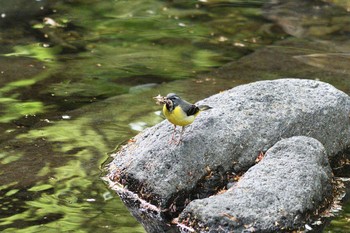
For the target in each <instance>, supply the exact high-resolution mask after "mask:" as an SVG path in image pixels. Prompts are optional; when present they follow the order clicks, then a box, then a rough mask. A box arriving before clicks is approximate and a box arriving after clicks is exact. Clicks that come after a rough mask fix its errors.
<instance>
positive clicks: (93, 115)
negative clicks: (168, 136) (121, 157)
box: [0, 0, 350, 233]
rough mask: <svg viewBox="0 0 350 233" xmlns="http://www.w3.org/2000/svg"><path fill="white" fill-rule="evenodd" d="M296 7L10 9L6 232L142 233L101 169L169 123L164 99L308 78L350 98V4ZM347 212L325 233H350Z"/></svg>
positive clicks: (2, 199)
mask: <svg viewBox="0 0 350 233" xmlns="http://www.w3.org/2000/svg"><path fill="white" fill-rule="evenodd" d="M5 2H6V1H0V5H2V6H3V7H4V8H2V11H4V12H5V10H4V9H6V8H5V6H6V5H4V4H5ZM19 2H21V1H19ZM28 2H29V1H27V2H26V3H28ZM291 2H292V3H288V4H281V5H279V6H278V7H276V6H267V5H265V1H258V0H255V1H234V0H231V1H220V0H217V1H156V0H133V1H113V0H105V1H97V0H88V1H86V0H85V1H79V0H72V1H51V2H50V3H49V1H41V2H40V1H31V3H32V4H33V5H31V6H32V9H29V10H28V9H27V10H28V11H30V12H32V13H31V14H24V13H23V14H20V15H21V17H20V18H16V17H15V16H13V15H11V11H10V10H11V9H10V10H9V11H8V12H6V14H5V17H3V16H4V15H3V14H4V13H2V12H1V10H0V14H1V15H2V19H3V20H6V22H5V21H1V22H2V23H0V25H1V31H0V40H1V43H0V53H1V54H2V56H1V57H0V130H1V134H0V231H2V232H118V233H119V232H144V230H143V228H142V226H140V225H139V224H138V223H137V222H136V221H135V220H134V219H133V217H131V216H130V214H129V213H128V211H127V210H126V209H125V207H124V206H123V204H122V203H121V201H120V200H119V198H118V197H117V196H116V195H115V194H114V193H113V192H111V191H110V190H109V189H108V187H107V186H106V185H105V184H104V183H103V181H102V180H101V177H102V176H103V169H102V167H103V165H102V164H103V163H104V161H105V160H106V159H107V158H108V154H110V153H111V152H112V151H114V150H115V149H116V148H117V146H118V145H120V144H122V143H124V142H125V141H127V140H128V139H129V138H130V137H132V136H133V135H135V134H137V132H138V131H139V130H142V129H144V128H145V127H149V126H152V125H154V124H156V123H158V122H160V121H161V120H162V118H161V117H159V116H158V115H156V114H155V113H156V112H157V111H159V106H156V105H155V104H154V101H153V100H152V96H155V95H157V94H158V93H160V94H166V93H168V92H176V93H179V94H181V95H182V96H183V97H185V98H186V99H188V100H190V101H193V102H195V101H197V100H200V99H202V98H204V97H206V96H209V95H211V94H214V93H217V92H219V91H222V90H225V89H228V88H231V87H234V86H236V85H239V84H243V83H248V82H251V81H256V80H263V79H274V78H281V77H299V78H311V79H320V80H322V81H326V82H329V83H331V84H333V85H335V86H336V87H337V88H339V89H341V90H343V91H345V92H347V93H348V94H349V93H350V82H349V81H348V80H350V79H349V73H350V72H349V68H348V65H347V64H348V62H349V54H348V52H347V51H349V43H348V41H347V36H348V35H349V32H350V29H349V28H348V25H349V24H348V23H349V22H348V18H349V17H348V16H349V15H348V12H347V9H348V8H349V7H350V6H348V5H346V4H344V2H342V1H339V2H336V1H332V2H334V5H325V3H324V2H319V3H317V2H314V3H308V4H306V3H300V2H299V3H298V1H291ZM38 4H39V5H38ZM40 4H41V5H40ZM293 4H304V5H303V7H302V9H304V11H303V12H301V13H296V9H297V8H296V6H295V5H293ZM6 7H8V6H6ZM38 9H39V10H38ZM318 9H319V10H318ZM325 9H327V10H325ZM280 12H283V14H280ZM324 12H326V13H324ZM11 17H12V18H11ZM45 17H46V19H45V20H43V19H44V18H45ZM301 18H302V19H303V20H296V19H301ZM315 18H316V19H315ZM21 19H22V20H21ZM218 67H220V68H219V69H217V68H218ZM348 206H349V205H347V206H346V208H347V209H346V210H345V212H343V213H342V215H340V216H339V218H337V219H335V220H334V221H333V222H332V223H331V226H330V227H329V229H327V231H330V232H342V231H343V232H346V231H349V228H348V226H347V224H346V221H347V219H348V216H349V211H348Z"/></svg>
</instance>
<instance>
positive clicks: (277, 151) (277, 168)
mask: <svg viewBox="0 0 350 233" xmlns="http://www.w3.org/2000/svg"><path fill="white" fill-rule="evenodd" d="M331 195H332V170H331V167H330V165H329V162H328V158H327V155H326V151H325V149H324V147H323V145H322V144H321V143H320V142H319V141H317V140H315V139H313V138H310V137H305V136H296V137H292V138H288V139H284V140H281V141H279V142H277V143H276V144H275V145H274V146H273V147H272V148H271V149H269V150H268V151H267V152H266V155H265V157H264V159H263V160H262V161H261V162H260V163H258V164H257V165H255V166H253V167H251V168H250V169H249V170H248V171H247V172H246V173H245V174H244V176H243V177H242V178H241V179H240V180H239V181H238V182H237V183H236V184H235V185H234V186H233V187H231V188H230V189H229V190H228V191H227V192H225V193H223V194H220V195H216V196H212V197H210V198H205V199H202V200H194V201H193V202H191V203H190V204H189V205H188V206H187V207H186V208H185V210H184V211H183V212H182V213H181V216H180V222H184V223H185V225H186V226H188V227H191V228H192V229H194V230H195V231H196V232H243V231H247V232H255V231H257V230H258V231H259V232H278V231H281V230H282V229H283V230H286V231H288V230H291V231H292V230H296V229H299V228H301V229H303V228H304V226H305V224H307V222H308V221H310V219H308V217H307V216H308V215H311V216H312V212H314V211H315V210H319V209H320V207H323V204H325V202H324V200H326V199H328V200H331ZM310 227H311V224H310ZM213 230H215V231H213Z"/></svg>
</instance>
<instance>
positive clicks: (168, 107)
mask: <svg viewBox="0 0 350 233" xmlns="http://www.w3.org/2000/svg"><path fill="white" fill-rule="evenodd" d="M153 99H155V100H156V103H157V104H163V114H164V116H165V117H166V119H168V121H170V122H171V123H172V124H173V125H174V131H173V134H172V137H171V140H170V142H172V141H175V139H174V137H175V132H176V126H177V125H179V126H182V130H181V133H180V139H179V141H178V142H177V144H179V143H180V142H181V140H182V135H183V133H184V131H185V127H186V126H187V125H189V124H191V123H192V122H193V121H194V119H195V118H196V117H197V116H198V114H199V113H200V112H201V111H204V110H207V109H211V107H209V106H208V105H199V106H196V105H194V104H191V103H189V102H187V101H185V100H183V99H181V98H180V97H179V96H178V95H176V94H174V93H169V94H168V95H167V96H166V97H164V96H161V95H158V96H156V97H153Z"/></svg>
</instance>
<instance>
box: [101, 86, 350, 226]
mask: <svg viewBox="0 0 350 233" xmlns="http://www.w3.org/2000/svg"><path fill="white" fill-rule="evenodd" d="M198 104H207V105H209V106H212V107H213V109H212V110H208V111H206V112H203V113H201V114H200V115H199V116H198V117H197V119H196V120H195V121H194V123H193V124H192V125H191V127H189V129H188V130H187V131H186V133H185V135H184V141H183V143H181V144H180V145H178V146H176V145H169V144H168V140H169V139H170V137H171V133H172V125H171V124H170V123H169V122H167V121H163V122H161V123H160V124H158V125H156V126H154V127H152V128H149V129H146V130H145V131H144V132H142V133H140V134H139V135H137V136H136V137H135V138H134V139H132V140H130V142H129V143H128V144H127V145H126V146H124V147H123V148H122V149H121V150H120V151H119V152H117V153H116V154H115V155H114V156H115V158H114V161H113V162H112V163H111V164H110V173H109V176H108V177H109V180H110V181H111V183H112V185H113V189H114V190H116V191H117V192H118V194H119V195H120V196H121V198H122V200H123V201H124V203H125V204H126V205H127V206H128V208H129V210H130V211H131V212H132V214H133V215H134V216H135V217H136V218H137V219H138V220H139V221H140V222H142V223H143V225H144V227H145V229H146V230H147V231H148V232H167V231H169V232H170V231H174V232H176V231H178V229H177V228H174V227H171V226H170V225H169V222H170V221H171V219H173V218H176V217H177V216H178V215H179V214H180V213H181V211H182V210H183V209H184V208H185V207H186V206H187V205H188V203H190V202H191V201H192V200H195V199H202V198H207V197H209V196H212V195H214V194H217V193H219V192H220V190H223V189H226V185H227V184H228V183H231V182H232V180H231V177H232V176H233V175H234V174H239V173H242V172H244V171H246V170H247V169H249V168H250V167H252V166H253V165H255V160H256V158H257V156H258V155H259V154H261V153H264V152H266V151H267V150H268V149H269V148H271V147H272V146H273V145H275V144H276V143H277V142H278V141H280V140H282V139H284V138H289V137H293V136H300V135H303V136H308V137H312V138H315V139H317V140H318V141H319V142H320V143H322V144H323V146H324V148H325V152H322V153H326V154H327V155H328V156H329V157H333V156H335V155H336V154H337V153H338V152H340V151H342V150H343V149H345V148H346V147H348V146H349V144H350V119H349V112H350V99H349V97H348V96H347V95H346V94H344V93H343V92H341V91H339V90H337V89H336V88H334V87H333V86H331V85H329V84H326V83H323V82H319V81H313V80H300V79H281V80H274V81H261V82H255V83H251V84H248V85H242V86H238V87H236V88H233V89H231V90H228V91H225V92H222V93H220V94H217V95H214V96H211V97H209V98H207V99H205V100H203V101H200V102H199V103H198ZM299 141H300V139H299ZM306 141H307V140H306ZM311 141H312V140H311ZM310 143H311V144H317V145H319V143H316V142H315V140H314V141H313V142H310ZM294 146H295V145H294ZM301 147H302V145H301ZM297 148H298V147H297ZM313 148H314V146H310V150H311V151H310V153H316V152H312V151H313V150H316V149H313ZM316 151H323V150H321V149H317V150H316ZM305 153H306V154H308V151H306V152H302V153H300V156H301V155H304V156H305ZM320 153H321V152H317V153H316V154H320ZM276 156H277V155H276ZM280 156H282V157H283V153H282V154H281V155H280ZM308 156H311V155H309V154H308ZM272 157H274V156H272ZM316 157H317V156H316ZM288 158H289V159H292V160H291V161H290V164H293V163H295V164H296V166H299V165H298V164H299V163H300V161H298V159H297V158H299V157H296V158H294V157H288ZM293 158H294V159H293ZM312 158H313V156H311V157H310V158H308V159H309V163H310V164H312V165H310V166H316V167H317V166H321V167H323V168H324V172H325V174H323V175H321V177H322V176H323V178H319V182H318V184H319V185H316V184H313V183H312V182H310V183H305V186H304V187H303V188H302V189H303V190H301V191H300V193H298V192H294V194H296V195H300V196H296V197H295V200H297V199H298V198H299V200H307V201H306V202H305V203H304V204H302V205H299V206H298V207H296V208H297V209H298V213H297V214H298V215H293V214H295V213H296V212H290V213H288V214H290V215H291V216H290V218H292V217H297V216H302V215H303V214H300V213H306V212H309V211H311V210H312V209H314V208H316V209H317V208H318V207H316V205H318V204H319V203H320V202H322V201H321V200H320V199H317V200H313V201H316V202H315V203H314V204H313V205H310V204H308V201H310V198H311V199H312V198H314V197H315V195H317V194H320V195H321V196H322V197H324V196H325V193H326V192H328V191H329V189H330V187H329V182H330V181H329V174H328V172H326V170H327V171H328V170H329V168H326V167H327V166H326V165H325V164H326V163H325V162H322V163H318V162H317V161H316V160H313V159H312ZM319 159H320V160H319V161H323V160H324V159H322V158H319ZM281 161H282V160H281ZM281 161H278V160H277V161H276V163H278V162H281ZM301 162H302V163H303V162H306V161H301ZM314 163H316V164H314ZM264 164H268V162H264V163H262V165H259V167H261V166H263V165H264ZM307 166H309V165H307ZM307 166H305V169H308V167H307ZM256 169H257V168H254V169H253V171H255V172H254V173H252V174H255V175H257V176H259V175H258V173H259V172H258V171H256ZM265 169H267V170H262V171H263V172H265V173H267V171H268V169H271V168H270V167H266V168H265ZM290 169H291V167H285V170H284V171H283V166H281V167H280V170H279V173H278V174H279V175H277V173H273V174H274V175H275V176H276V177H278V176H280V179H279V180H286V181H288V182H287V184H288V183H290V181H289V180H288V179H287V178H288V176H289V175H290V171H291V170H290ZM301 169H302V168H301ZM313 169H315V167H313V168H312V170H313ZM301 174H302V172H301V171H300V173H299V172H298V173H297V174H295V175H296V176H301ZM244 177H246V176H244ZM283 177H285V178H283ZM263 178H264V177H263V175H262V177H261V179H263ZM304 178H305V181H308V179H309V176H308V175H307V174H304ZM266 182H267V180H266ZM271 182H273V181H271ZM248 183H249V182H248ZM287 184H284V185H286V187H287V186H288V185H287ZM234 187H235V186H233V189H234ZM288 187H289V186H288ZM290 188H291V189H292V190H293V189H300V187H294V186H290ZM316 189H317V193H312V192H314V191H315V190H316ZM252 190H257V191H259V190H260V191H261V187H260V182H255V183H254V187H252ZM305 190H308V191H309V192H311V193H310V195H308V196H306V197H302V196H303V195H304V191H305ZM275 192H276V189H274V190H266V192H265V194H266V193H272V194H274V193H275ZM230 193H231V192H229V191H228V192H227V194H223V195H225V196H229V195H230ZM254 193H255V197H253V196H250V197H247V198H251V200H255V201H256V203H255V205H256V206H257V207H261V206H260V205H259V200H260V201H261V200H263V199H264V198H272V199H271V200H270V199H268V200H270V201H273V200H276V199H275V197H266V195H265V194H264V195H263V196H261V195H262V193H261V192H260V193H259V192H254ZM291 194H293V193H289V194H288V195H291ZM242 195H243V193H242ZM252 195H253V194H252ZM232 198H233V197H232ZM300 198H306V199H300ZM211 199H213V200H215V198H209V199H204V200H206V201H207V203H210V202H211ZM287 199H288V198H287V197H284V199H280V200H283V201H285V200H287ZM321 199H322V198H321ZM218 200H219V199H218ZM322 200H324V199H322ZM206 201H203V203H204V202H206ZM225 202H229V201H228V200H225ZM194 203H196V202H194ZM197 203H200V202H197ZM207 205H209V204H207ZM213 205H215V203H213ZM251 205H254V203H253V202H252V203H251ZM283 205H288V203H284V204H283ZM191 206H192V207H194V205H190V207H191ZM190 207H188V208H187V209H186V211H187V213H190V212H191V211H192V210H191V209H189V208H190ZM202 207H203V206H202ZM195 209H196V210H197V208H195ZM195 209H193V211H194V210H195ZM204 209H205V208H204V207H203V211H204ZM293 210H294V209H293ZM293 210H291V211H293ZM198 211H199V209H198ZM201 211H202V210H201ZM207 211H209V209H208V210H206V211H204V212H206V213H207ZM269 211H272V210H269ZM256 214H258V213H256ZM182 216H183V219H185V218H186V216H185V215H182ZM201 216H202V217H203V218H204V216H206V215H205V214H203V215H201ZM208 216H209V215H208ZM230 216H231V215H230ZM234 217H235V216H234ZM220 218H225V217H224V216H222V215H221V216H220ZM226 218H227V217H226ZM213 221H214V220H213ZM215 221H218V220H215ZM215 221H214V222H215ZM271 221H272V220H271ZM219 222H220V221H219ZM287 223H288V224H287ZM298 223H299V222H298ZM281 224H282V225H279V226H278V227H280V229H283V227H291V228H293V226H295V225H293V224H294V223H292V222H288V221H287V222H286V224H287V225H283V224H284V222H283V221H281ZM196 226H199V225H196ZM213 226H214V225H213ZM216 226H219V225H216ZM255 227H258V228H259V227H260V228H261V229H262V228H264V229H272V228H268V227H266V226H263V225H257V226H255ZM228 229H229V228H228Z"/></svg>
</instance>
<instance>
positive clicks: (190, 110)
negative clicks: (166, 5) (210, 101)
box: [182, 104, 199, 116]
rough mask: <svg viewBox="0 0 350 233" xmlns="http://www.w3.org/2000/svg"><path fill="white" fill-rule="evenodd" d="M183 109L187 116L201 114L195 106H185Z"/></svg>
mask: <svg viewBox="0 0 350 233" xmlns="http://www.w3.org/2000/svg"><path fill="white" fill-rule="evenodd" d="M182 109H183V110H184V112H185V113H186V114H187V116H192V115H195V114H196V113H197V112H199V108H198V107H197V106H196V105H194V104H184V105H183V106H182Z"/></svg>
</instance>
